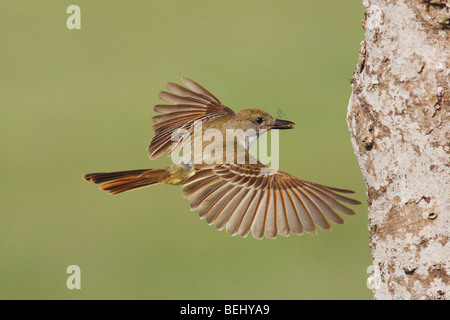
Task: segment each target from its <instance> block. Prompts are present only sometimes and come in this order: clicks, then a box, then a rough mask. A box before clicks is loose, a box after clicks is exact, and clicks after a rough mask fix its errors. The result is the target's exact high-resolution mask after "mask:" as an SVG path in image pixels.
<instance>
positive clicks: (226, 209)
mask: <svg viewBox="0 0 450 320" xmlns="http://www.w3.org/2000/svg"><path fill="white" fill-rule="evenodd" d="M181 81H182V83H183V84H184V86H182V85H179V84H176V83H173V82H168V83H167V89H168V90H169V91H170V92H168V91H162V92H160V93H159V97H160V99H161V100H163V101H165V102H167V103H169V104H158V105H155V106H154V111H155V112H157V113H159V114H158V115H156V116H154V117H153V118H152V120H153V122H154V126H153V129H154V132H155V135H154V137H153V139H152V140H151V142H150V144H149V146H148V155H149V158H150V159H151V160H153V159H158V158H161V157H163V156H173V155H174V154H177V153H179V152H180V150H182V149H183V148H185V149H186V150H188V151H187V152H186V153H187V155H188V156H186V157H180V158H179V159H178V160H177V161H176V162H174V163H173V164H172V165H170V166H168V167H165V168H156V169H140V170H126V171H117V172H99V173H89V174H85V175H83V178H84V180H86V181H87V182H92V183H95V184H102V185H101V186H100V188H101V189H102V190H105V191H108V192H109V193H111V194H119V193H122V192H125V191H130V190H135V189H139V188H143V187H148V186H152V185H157V184H168V185H181V187H182V195H183V197H184V198H186V199H187V201H188V202H189V204H190V207H191V210H192V211H198V213H199V217H200V218H201V219H204V220H206V221H207V223H208V224H209V225H214V226H216V227H217V229H219V230H222V229H224V228H225V230H226V232H227V233H229V234H230V235H233V236H235V235H239V236H241V237H246V236H247V235H248V234H249V233H251V234H252V236H253V237H254V238H256V239H262V238H264V237H267V238H270V239H274V238H276V237H277V236H278V235H281V236H288V235H290V234H291V233H292V234H297V235H302V234H304V233H305V232H306V233H312V234H317V227H319V228H321V229H326V230H331V225H330V222H333V223H335V224H343V223H344V220H343V218H342V217H341V215H340V214H344V215H354V214H355V211H353V210H352V209H351V208H349V207H348V206H347V205H358V204H361V202H360V201H358V200H356V199H353V198H350V197H348V196H345V195H344V194H351V193H354V191H352V190H348V189H341V188H335V187H329V186H325V185H321V184H318V183H314V182H310V181H306V180H301V179H299V178H297V177H295V176H293V175H291V174H289V173H286V172H283V171H280V170H277V169H273V168H270V167H268V166H266V165H265V164H263V163H261V162H260V161H258V160H257V159H256V158H254V157H253V156H252V155H250V153H249V146H250V144H251V143H252V142H254V141H255V140H256V139H258V137H259V136H260V135H261V134H262V133H264V132H266V131H269V130H274V129H278V130H280V129H293V128H294V126H295V124H294V122H291V121H288V120H282V119H277V118H274V117H272V116H271V115H270V114H269V113H267V112H265V111H263V110H259V109H254V108H250V109H244V110H242V111H240V112H238V113H235V112H234V111H233V110H232V109H230V108H229V107H227V106H225V105H223V104H222V103H221V102H220V100H219V99H217V98H216V97H215V96H214V95H213V94H212V93H210V92H209V91H208V90H207V89H205V88H204V87H203V86H201V85H200V84H199V83H197V82H195V81H193V80H191V79H188V78H181ZM198 128H200V129H199V130H200V131H199V130H198ZM230 129H232V130H239V129H241V130H243V131H245V132H250V134H248V135H246V136H245V139H244V141H236V139H233V140H232V142H228V141H227V142H226V143H225V144H223V143H222V145H220V144H219V143H218V142H217V143H215V144H214V143H213V142H211V143H209V144H207V143H205V142H201V143H200V150H195V141H194V143H191V142H192V140H193V139H194V140H195V139H196V137H198V136H202V135H203V134H205V133H206V132H207V131H208V130H209V131H211V130H212V131H213V132H215V133H216V134H221V135H223V136H224V135H225V134H226V132H227V130H230ZM196 131H197V132H196ZM261 132H262V133H261ZM174 137H175V138H174ZM215 140H219V139H215ZM215 140H214V141H215ZM211 144H212V145H213V147H211ZM192 145H194V148H193V147H192ZM197 146H198V145H197ZM230 147H233V148H230ZM207 148H209V149H211V150H214V152H211V155H210V156H205V157H204V158H202V157H203V156H204V151H205V150H206V149H207ZM185 149H183V150H185ZM227 150H231V151H227ZM239 150H240V152H238V151H239ZM239 157H241V158H239ZM212 160H215V161H212ZM219 160H220V161H219ZM239 160H241V161H239ZM338 212H339V213H340V214H338Z"/></svg>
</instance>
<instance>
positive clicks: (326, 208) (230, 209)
mask: <svg viewBox="0 0 450 320" xmlns="http://www.w3.org/2000/svg"><path fill="white" fill-rule="evenodd" d="M265 168H266V167H265V166H263V165H262V164H260V163H257V164H244V165H236V164H222V165H216V166H214V167H210V168H207V169H199V170H198V171H197V172H196V173H195V174H194V175H193V176H192V177H190V178H189V179H187V180H186V181H185V182H184V183H183V195H184V196H185V197H186V198H187V200H188V201H189V202H190V204H191V209H192V210H198V211H199V214H200V217H203V218H206V221H207V222H208V223H209V224H214V225H215V226H216V227H217V228H218V229H223V228H225V229H226V230H227V232H228V233H230V234H232V235H236V234H239V235H240V236H242V237H246V236H247V235H248V233H249V232H250V231H251V233H252V235H253V236H254V237H255V238H256V239H261V238H263V237H264V236H266V237H267V238H275V237H277V235H283V236H287V235H289V234H290V233H295V234H299V235H301V234H303V232H309V233H314V234H315V233H317V229H316V225H317V226H318V227H320V228H322V229H328V230H329V229H331V226H330V223H329V221H331V222H333V223H336V224H342V223H343V222H344V220H343V219H342V218H341V216H340V215H338V214H337V213H336V211H335V210H337V211H340V212H342V213H344V214H354V211H353V210H351V209H350V208H347V207H346V206H344V205H343V204H341V203H340V202H338V201H339V200H341V199H343V198H342V196H340V197H336V196H335V194H337V192H338V191H337V190H345V191H342V192H345V193H349V191H350V190H347V189H337V188H332V187H326V186H323V185H319V184H314V183H312V182H307V181H303V180H300V179H298V178H296V177H294V176H291V175H289V174H287V173H285V172H281V171H270V170H264V169H265ZM267 172H269V174H267ZM337 195H338V196H339V194H337ZM349 199H350V200H349ZM341 201H342V202H345V203H349V202H351V203H352V204H353V203H357V202H358V201H357V200H354V199H351V198H347V197H344V200H341Z"/></svg>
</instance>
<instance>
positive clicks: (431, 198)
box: [347, 0, 450, 299]
mask: <svg viewBox="0 0 450 320" xmlns="http://www.w3.org/2000/svg"><path fill="white" fill-rule="evenodd" d="M363 5H364V6H365V7H366V13H365V19H364V21H363V25H364V29H365V41H363V42H362V43H361V50H360V56H359V62H358V65H357V67H356V70H355V72H354V74H353V77H352V79H351V83H352V88H353V92H352V96H351V98H350V102H349V106H348V115H347V121H348V126H349V129H350V133H351V139H352V144H353V148H354V152H355V154H356V156H357V158H358V161H359V165H360V167H361V170H362V173H363V176H364V179H365V183H366V186H367V202H368V207H369V212H368V214H369V231H370V241H369V242H370V247H371V249H372V259H373V272H372V276H371V278H372V280H373V282H372V288H373V290H374V293H375V299H449V298H450V290H449V289H450V287H449V275H450V262H449V261H450V243H449V234H450V232H449V230H450V227H449V226H450V224H449V223H450V221H449V220H450V163H449V154H450V152H449V149H450V143H449V140H450V119H449V118H450V102H449V75H450V69H449V63H450V54H449V52H450V38H449V33H450V13H449V7H450V4H449V2H448V1H447V0H397V1H392V0H391V1H389V0H364V1H363Z"/></svg>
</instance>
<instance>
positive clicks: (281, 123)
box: [268, 119, 295, 129]
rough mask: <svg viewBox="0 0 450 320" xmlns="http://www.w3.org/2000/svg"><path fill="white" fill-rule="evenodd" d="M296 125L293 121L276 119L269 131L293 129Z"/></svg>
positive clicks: (270, 125)
mask: <svg viewBox="0 0 450 320" xmlns="http://www.w3.org/2000/svg"><path fill="white" fill-rule="evenodd" d="M294 125H295V123H293V122H292V121H287V120H281V119H275V121H274V122H272V123H271V124H269V125H268V127H269V128H268V129H293V128H294Z"/></svg>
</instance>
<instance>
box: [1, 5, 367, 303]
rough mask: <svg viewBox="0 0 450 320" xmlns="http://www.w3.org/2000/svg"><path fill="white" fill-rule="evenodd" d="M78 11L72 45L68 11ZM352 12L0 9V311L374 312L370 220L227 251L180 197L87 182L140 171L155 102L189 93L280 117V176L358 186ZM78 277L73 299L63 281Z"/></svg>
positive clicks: (248, 241)
mask: <svg viewBox="0 0 450 320" xmlns="http://www.w3.org/2000/svg"><path fill="white" fill-rule="evenodd" d="M71 4H77V5H79V6H80V8H81V30H68V29H67V27H66V19H67V18H68V17H69V14H67V13H66V9H67V7H68V6H69V5H71ZM363 12H364V8H363V6H362V5H361V3H360V1H331V0H329V1H269V0H266V1H261V0H258V1H256V0H253V1H242V0H241V1H234V0H232V1H230V0H227V1H221V0H220V1H217V0H216V1H206V0H202V1H200V0H198V1H84V0H78V1H70V2H69V1H54V0H52V1H50V0H47V1H44V0H41V1H14V2H13V1H2V2H1V4H0V28H1V31H0V35H1V50H0V74H1V77H0V83H1V85H0V97H1V103H0V105H1V117H0V123H1V137H2V138H1V150H2V157H1V159H0V161H1V168H2V170H1V182H0V188H1V192H0V197H1V215H0V221H1V222H0V298H1V299H371V298H372V292H371V291H370V290H368V289H367V287H366V279H367V277H368V274H367V273H366V269H367V267H368V266H369V265H370V264H371V260H370V251H369V247H368V231H367V216H366V211H367V207H366V205H365V204H364V205H362V206H359V207H357V208H356V210H357V215H356V216H353V217H346V222H347V223H346V224H344V225H342V226H335V225H334V226H333V231H332V232H329V231H324V230H319V234H318V235H309V234H306V235H303V236H301V237H298V236H295V235H291V236H290V237H287V238H284V237H278V238H277V239H276V240H269V239H263V240H261V241H258V240H255V239H253V238H252V237H250V236H249V237H247V238H244V239H243V238H240V237H231V236H229V235H228V234H227V233H226V232H225V231H220V232H219V231H217V230H216V229H215V227H212V226H208V225H207V223H206V222H205V221H204V220H199V218H198V215H197V213H196V212H191V211H190V210H189V205H188V203H187V201H186V200H184V199H183V198H182V197H181V190H180V187H173V186H157V187H152V188H147V189H141V190H138V191H135V192H131V193H126V194H122V195H119V196H111V195H109V194H107V193H106V192H103V191H99V190H98V188H97V186H94V185H92V184H87V183H86V182H84V181H83V179H82V177H81V176H82V174H83V173H87V172H96V171H114V170H126V169H140V168H150V167H160V166H166V165H169V164H170V159H168V158H165V159H159V160H156V161H153V162H150V161H149V159H148V157H147V151H146V149H147V145H148V143H149V141H150V139H151V138H152V136H153V132H152V129H151V126H152V122H151V117H152V116H153V115H155V113H154V112H153V105H155V104H158V103H160V101H159V99H158V92H159V91H161V90H163V89H165V83H166V82H167V81H174V82H179V79H180V77H189V78H192V79H194V80H196V81H198V82H200V83H201V84H203V85H204V86H205V87H206V88H208V89H209V90H211V91H212V92H213V93H214V94H215V95H216V96H217V97H218V98H219V99H221V100H222V102H223V103H224V104H226V105H227V106H229V107H231V108H233V109H234V110H237V111H239V110H241V109H244V108H247V107H258V108H261V109H263V110H266V111H268V112H270V113H272V114H274V115H276V114H277V110H278V109H282V110H283V111H284V113H285V117H286V119H289V120H292V121H294V122H295V123H296V124H297V126H296V129H295V130H291V131H283V132H280V140H281V145H280V153H281V155H280V169H281V170H283V171H287V172H289V173H291V174H293V175H296V176H298V177H300V178H303V179H307V180H312V181H315V182H318V183H322V184H328V185H331V186H336V187H344V188H350V189H354V190H356V192H357V193H356V197H357V198H358V199H359V200H361V201H363V202H364V200H365V188H364V183H363V180H362V175H361V173H360V170H359V167H358V163H357V160H356V158H355V156H354V155H353V150H352V146H351V143H350V135H349V133H348V130H347V124H346V112H347V104H348V100H349V98H350V94H351V87H350V84H349V81H348V79H349V78H350V77H351V75H352V72H353V70H354V68H355V66H356V63H357V58H358V49H359V43H360V41H361V40H362V39H363V30H362V28H361V22H360V20H361V19H362V17H363ZM73 264H75V265H78V266H80V268H81V290H68V289H67V287H66V279H67V277H68V276H69V275H68V274H66V268H67V267H68V266H69V265H73Z"/></svg>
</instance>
